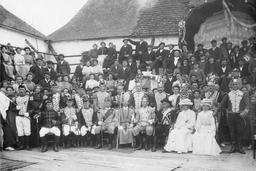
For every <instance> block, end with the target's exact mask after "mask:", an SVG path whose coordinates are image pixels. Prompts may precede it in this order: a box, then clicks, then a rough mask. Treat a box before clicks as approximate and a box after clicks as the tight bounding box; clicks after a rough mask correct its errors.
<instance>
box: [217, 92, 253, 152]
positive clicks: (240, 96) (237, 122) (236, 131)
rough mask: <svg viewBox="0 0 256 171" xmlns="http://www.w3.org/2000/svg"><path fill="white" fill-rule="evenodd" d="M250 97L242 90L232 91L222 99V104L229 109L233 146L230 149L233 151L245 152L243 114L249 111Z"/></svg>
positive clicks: (228, 120)
mask: <svg viewBox="0 0 256 171" xmlns="http://www.w3.org/2000/svg"><path fill="white" fill-rule="evenodd" d="M248 104H249V97H247V96H246V95H245V94H244V93H243V92H242V91H240V90H232V91H230V92H229V93H228V94H227V95H226V96H225V97H224V98H223V100H222V102H221V106H222V107H224V108H225V107H226V110H227V122H228V126H229V131H230V136H231V143H232V148H231V150H230V152H231V153H233V152H236V151H238V152H240V153H244V151H243V150H242V145H241V141H242V137H243V127H244V125H243V123H244V122H245V121H244V118H243V117H242V116H241V114H242V113H243V114H247V113H248V111H249V106H248Z"/></svg>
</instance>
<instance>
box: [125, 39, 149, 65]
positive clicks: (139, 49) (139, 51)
mask: <svg viewBox="0 0 256 171" xmlns="http://www.w3.org/2000/svg"><path fill="white" fill-rule="evenodd" d="M128 41H129V42H130V43H131V44H133V45H135V46H136V47H135V60H141V58H142V55H143V54H144V53H145V52H146V51H147V47H148V43H147V42H145V41H144V39H143V38H142V37H141V38H140V41H133V40H131V39H128Z"/></svg>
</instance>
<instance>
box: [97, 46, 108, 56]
mask: <svg viewBox="0 0 256 171" xmlns="http://www.w3.org/2000/svg"><path fill="white" fill-rule="evenodd" d="M107 53H108V49H107V48H106V47H100V48H99V49H98V55H107Z"/></svg>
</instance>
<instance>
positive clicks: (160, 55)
mask: <svg viewBox="0 0 256 171" xmlns="http://www.w3.org/2000/svg"><path fill="white" fill-rule="evenodd" d="M167 57H168V51H167V50H165V49H163V50H160V49H158V50H157V51H156V60H155V62H154V64H153V68H155V69H156V73H157V74H158V73H159V68H160V67H163V68H164V69H165V68H166V63H165V62H166V59H167Z"/></svg>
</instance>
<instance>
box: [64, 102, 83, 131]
mask: <svg viewBox="0 0 256 171" xmlns="http://www.w3.org/2000/svg"><path fill="white" fill-rule="evenodd" d="M64 119H65V120H66V121H67V123H64V124H63V125H62V129H63V135H64V136H68V135H69V134H70V133H74V134H75V135H80V130H79V129H78V122H77V116H76V109H75V108H73V107H71V108H69V107H66V108H64Z"/></svg>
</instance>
